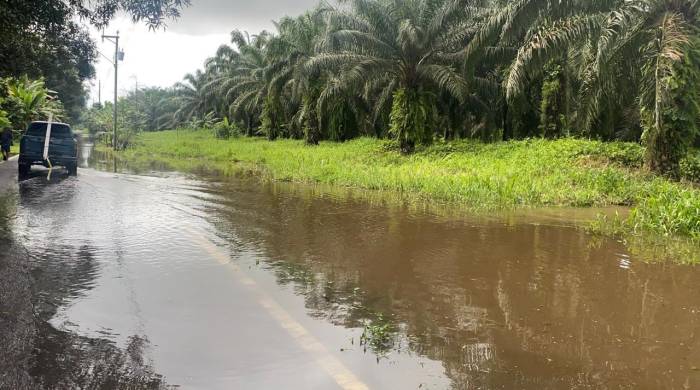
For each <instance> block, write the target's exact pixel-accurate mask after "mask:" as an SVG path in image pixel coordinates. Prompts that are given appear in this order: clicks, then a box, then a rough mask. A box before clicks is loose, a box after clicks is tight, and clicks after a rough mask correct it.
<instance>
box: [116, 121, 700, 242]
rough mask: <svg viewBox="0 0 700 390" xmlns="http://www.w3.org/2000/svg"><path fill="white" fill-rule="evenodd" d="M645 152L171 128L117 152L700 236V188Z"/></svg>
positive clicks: (181, 165)
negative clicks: (589, 211) (601, 216)
mask: <svg viewBox="0 0 700 390" xmlns="http://www.w3.org/2000/svg"><path fill="white" fill-rule="evenodd" d="M642 153H643V151H642V148H641V147H639V146H638V145H636V144H627V143H601V142H596V141H585V140H575V139H562V140H556V141H548V140H539V139H538V140H527V141H513V142H505V143H496V144H482V143H478V142H472V141H457V142H450V143H438V144H435V145H433V146H431V147H428V148H424V149H421V150H419V151H418V152H417V153H415V154H414V155H411V156H402V155H400V154H399V153H398V152H396V151H395V150H394V149H393V148H392V147H391V145H390V144H389V143H388V142H386V141H380V140H375V139H358V140H354V141H351V142H346V143H322V144H321V145H320V146H318V147H309V146H305V145H304V144H303V142H301V141H294V140H279V141H275V142H268V141H266V140H263V139H249V138H236V139H231V140H218V139H216V138H214V137H213V135H212V134H211V133H210V132H208V131H167V132H160V133H145V134H142V135H141V136H140V137H139V138H138V140H137V143H136V145H134V146H133V147H132V148H130V149H128V150H127V151H125V152H123V153H122V157H124V158H125V159H127V160H128V161H130V162H139V161H140V162H153V161H157V162H163V163H166V164H168V165H169V166H171V167H172V168H174V169H177V170H182V171H193V170H198V169H201V168H203V167H208V168H214V169H217V170H220V171H223V172H228V173H231V172H241V171H252V172H254V173H255V174H257V175H261V176H264V177H266V178H269V179H274V180H285V181H300V182H318V183H327V184H333V185H341V186H353V187H361V188H367V189H375V190H390V191H400V192H404V193H410V194H413V195H416V196H418V197H424V198H429V199H432V200H439V201H445V202H458V203H460V204H463V205H466V206H468V207H470V208H475V209H485V210H493V209H504V208H505V209H508V208H515V207H540V206H574V207H588V206H610V205H624V206H632V207H634V209H633V212H632V213H631V215H630V217H629V218H628V219H626V220H624V221H619V220H618V221H615V222H614V223H613V222H611V223H607V224H605V225H604V226H606V227H608V228H612V227H614V229H615V232H626V233H632V234H641V233H648V232H653V233H654V234H657V235H658V234H661V235H668V236H670V235H673V236H682V237H690V238H693V239H700V190H698V189H697V187H694V186H693V185H692V184H687V183H686V184H684V183H676V182H671V181H668V180H666V179H663V178H660V177H656V176H653V175H651V174H649V173H646V172H644V171H643V170H642V169H640V166H641V159H642ZM691 168H692V167H691ZM686 170H687V169H686ZM601 226H603V225H601Z"/></svg>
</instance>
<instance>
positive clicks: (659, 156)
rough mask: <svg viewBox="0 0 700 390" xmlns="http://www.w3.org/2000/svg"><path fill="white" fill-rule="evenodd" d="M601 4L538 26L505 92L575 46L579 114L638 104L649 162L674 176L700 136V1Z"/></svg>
mask: <svg viewBox="0 0 700 390" xmlns="http://www.w3.org/2000/svg"><path fill="white" fill-rule="evenodd" d="M574 3H575V2H574ZM601 3H603V4H604V7H602V8H600V9H599V10H598V12H590V9H589V8H586V7H582V8H579V9H577V8H576V7H571V8H570V9H569V12H568V13H567V14H566V16H565V17H562V18H559V19H557V20H555V21H553V22H550V23H547V24H543V25H542V27H539V28H534V27H533V31H532V33H531V34H529V37H528V39H527V40H526V41H525V42H524V44H523V45H522V46H521V47H520V49H519V52H518V55H517V57H516V59H515V61H514V62H513V64H512V66H511V68H510V72H509V75H508V79H507V82H506V90H507V94H508V96H509V97H511V98H512V97H513V96H516V95H518V94H521V93H523V91H524V86H526V85H527V84H528V82H529V80H531V79H532V77H533V76H534V75H536V74H537V73H538V72H540V71H541V70H542V69H543V67H544V65H546V64H547V63H548V62H549V61H552V60H553V59H556V58H561V57H562V56H564V55H565V54H566V53H568V52H570V51H571V50H572V48H575V50H576V51H577V54H576V55H578V56H579V57H580V59H581V65H580V78H581V82H580V85H581V87H580V96H581V98H580V101H579V107H578V115H577V116H578V118H579V121H580V123H582V126H583V127H584V128H588V127H590V126H591V125H592V124H595V123H596V121H598V122H599V121H600V118H601V115H604V112H603V110H602V108H603V107H605V106H606V105H608V104H610V103H611V102H614V101H624V102H626V103H627V104H633V105H636V106H637V107H638V110H639V111H640V115H639V116H640V117H641V119H642V125H643V128H644V135H643V140H644V142H645V144H646V146H647V154H646V162H647V166H648V167H649V168H650V169H652V170H654V171H657V172H660V173H664V174H672V175H673V174H674V173H675V172H676V170H677V168H678V163H679V161H680V159H681V158H682V157H683V156H684V155H685V153H686V150H687V147H688V145H689V144H690V143H692V141H693V139H694V137H695V135H696V134H697V133H698V121H697V119H695V118H697V117H698V114H700V110H699V109H698V107H699V106H700V98H699V97H698V91H697V87H695V86H696V85H697V81H696V80H697V79H698V78H699V77H700V74H699V72H700V70H699V68H698V65H700V63H699V62H698V50H699V49H700V46H698V28H700V2H698V1H697V0H640V1H635V2H621V1H607V2H601ZM484 35H487V34H484ZM689 86H690V87H689ZM628 96H633V97H634V98H635V101H633V102H629V98H627V97H628Z"/></svg>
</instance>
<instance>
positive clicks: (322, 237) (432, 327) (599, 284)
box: [215, 185, 700, 389]
mask: <svg viewBox="0 0 700 390" xmlns="http://www.w3.org/2000/svg"><path fill="white" fill-rule="evenodd" d="M295 188H296V189H294V190H292V191H289V190H288V188H286V187H285V186H275V185H270V186H269V187H268V188H267V190H266V191H261V192H258V191H256V190H252V189H250V188H247V189H245V190H240V189H237V188H233V187H231V188H227V187H224V188H222V189H221V190H220V191H221V192H220V193H219V194H218V195H220V196H221V197H222V198H223V199H224V200H223V202H222V203H221V204H218V205H216V206H215V207H216V208H218V213H217V216H216V218H215V219H216V221H217V224H218V225H219V227H220V228H221V229H222V230H223V231H224V232H226V231H228V232H231V233H232V234H231V235H232V236H235V237H236V238H237V239H238V240H239V241H242V242H247V243H254V244H255V246H256V248H257V250H258V251H261V252H262V253H263V254H264V257H265V258H266V259H270V261H269V262H268V263H267V266H270V267H272V268H273V269H274V270H275V271H276V272H277V274H278V278H279V280H280V282H291V283H294V284H295V285H296V289H297V291H298V292H299V293H300V294H303V295H304V296H305V297H306V305H307V307H308V308H309V311H310V312H311V313H313V315H315V316H320V317H325V318H327V319H328V320H329V321H332V322H334V323H336V324H340V325H344V326H348V327H357V326H361V325H362V324H363V323H366V322H367V321H371V320H372V319H374V318H375V316H376V315H377V313H383V314H384V318H387V319H389V320H390V321H391V322H393V323H394V324H395V326H393V329H395V330H396V331H397V332H398V333H400V334H399V335H396V338H397V340H398V339H401V340H407V342H408V348H409V349H410V350H411V351H413V352H415V353H419V354H423V355H425V356H428V357H430V358H433V359H439V360H441V361H442V362H443V364H444V367H445V370H446V372H447V374H448V375H449V376H450V377H451V378H452V380H453V382H454V384H455V386H456V387H458V388H476V387H481V388H513V387H518V388H526V389H547V388H576V387H579V388H591V387H599V386H603V385H607V386H609V387H611V388H615V387H616V386H617V385H620V386H623V385H625V384H636V387H637V388H674V387H677V388H682V385H683V384H687V383H689V384H690V385H692V386H699V385H700V382H698V381H699V380H700V378H698V375H697V374H695V373H696V372H697V371H693V370H692V369H691V368H692V364H693V363H692V362H693V361H695V362H696V363H695V365H696V366H700V361H698V360H697V357H698V356H696V354H697V353H698V352H693V351H697V350H698V348H697V347H698V345H697V342H696V341H695V339H694V336H693V335H694V334H696V333H697V331H698V330H700V329H698V325H700V322H698V320H699V316H700V307H699V306H698V305H699V304H698V303H697V302H696V300H695V299H694V297H697V296H698V295H697V294H698V292H700V291H698V289H699V288H700V287H699V286H700V283H699V282H700V275H699V274H698V273H697V272H694V271H693V270H692V269H689V268H685V267H682V266H672V265H666V266H660V265H647V264H641V263H638V262H633V264H632V266H631V268H630V269H623V268H620V267H619V262H618V261H617V260H618V258H619V256H620V254H623V255H624V254H625V251H624V247H623V246H622V245H621V244H618V243H616V242H612V241H605V242H603V243H601V245H597V246H593V245H590V238H589V237H588V236H587V235H586V234H585V233H584V232H582V231H579V230H576V229H573V228H564V227H557V226H548V225H537V224H519V225H515V224H513V225H508V224H503V223H484V222H483V221H477V222H473V221H472V222H471V223H470V221H461V222H460V221H459V220H441V219H440V218H434V217H430V216H426V215H420V214H417V213H411V212H406V210H405V209H404V208H402V207H401V206H393V207H385V206H372V205H368V203H366V202H363V201H355V200H353V199H352V198H348V197H347V196H345V195H343V194H342V193H341V194H333V193H331V194H321V195H320V196H319V194H318V193H316V191H315V190H314V189H313V188H309V189H307V190H304V189H303V187H295ZM300 188H301V189H300ZM227 192H232V193H233V195H227ZM692 310H696V311H695V312H693V311H692ZM694 313H697V314H694ZM395 347H396V346H395ZM402 347H404V348H405V347H406V344H402ZM693 359H695V360H693ZM692 386H691V387H692Z"/></svg>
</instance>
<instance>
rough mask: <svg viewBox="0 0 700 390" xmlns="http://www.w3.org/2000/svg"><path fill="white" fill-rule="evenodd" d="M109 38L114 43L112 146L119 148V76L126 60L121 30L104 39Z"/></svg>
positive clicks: (115, 148)
mask: <svg viewBox="0 0 700 390" xmlns="http://www.w3.org/2000/svg"><path fill="white" fill-rule="evenodd" d="M105 39H107V40H108V41H110V42H112V43H114V62H113V63H112V64H113V65H114V134H113V135H112V148H113V149H114V150H117V76H118V71H119V61H123V60H124V51H121V52H120V51H119V31H117V35H104V34H102V40H103V41H104V40H105Z"/></svg>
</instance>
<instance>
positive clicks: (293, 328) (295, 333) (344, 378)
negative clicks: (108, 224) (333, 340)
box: [185, 228, 369, 390]
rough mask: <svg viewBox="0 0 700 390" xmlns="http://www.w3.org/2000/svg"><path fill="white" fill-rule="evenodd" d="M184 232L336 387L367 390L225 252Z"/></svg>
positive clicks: (196, 235)
mask: <svg viewBox="0 0 700 390" xmlns="http://www.w3.org/2000/svg"><path fill="white" fill-rule="evenodd" d="M185 230H187V232H188V233H189V236H190V237H192V238H193V240H194V242H195V243H196V244H197V245H199V246H200V247H201V248H202V249H204V250H205V251H206V252H207V253H208V254H209V255H210V256H211V257H213V258H214V259H216V261H218V262H219V263H220V264H222V265H226V266H228V267H229V268H230V269H231V270H233V271H234V275H235V276H236V278H237V279H238V281H239V282H240V283H241V284H243V285H245V286H247V287H248V288H249V289H250V290H251V292H253V293H254V294H255V295H256V296H257V299H258V303H259V304H260V306H262V307H263V308H264V309H265V310H266V311H267V312H268V314H270V316H271V317H272V318H274V319H275V320H276V321H277V322H278V323H279V324H280V326H281V327H282V328H283V329H284V330H286V331H287V333H288V334H289V335H290V336H292V338H293V339H294V340H295V341H296V342H297V344H298V345H299V346H300V347H302V348H303V349H304V350H306V351H307V352H309V353H311V355H312V356H313V357H314V360H315V361H316V363H317V364H318V365H319V366H321V368H323V370H324V371H325V372H326V373H327V374H328V375H330V376H331V377H332V378H333V380H334V381H335V382H336V383H337V384H338V386H340V387H341V388H343V389H347V390H366V389H369V387H367V385H366V384H364V383H363V382H362V381H361V380H360V379H359V378H358V377H357V376H355V374H353V373H352V371H350V370H349V369H348V368H347V367H345V365H343V363H342V362H341V361H340V360H338V358H336V357H335V356H333V355H332V354H331V353H330V352H329V351H328V349H326V347H325V346H324V345H323V344H322V343H321V342H320V341H318V339H316V338H315V337H314V336H313V335H312V334H311V333H310V332H309V331H308V330H306V328H304V326H302V325H301V324H300V323H299V322H298V321H296V320H295V319H294V318H293V317H292V316H291V315H290V314H289V313H288V312H287V311H286V310H285V309H284V308H283V307H282V306H281V305H280V304H279V303H277V301H275V300H274V299H273V298H272V297H270V296H269V295H267V294H265V292H264V291H263V290H262V289H260V288H259V287H258V285H257V283H255V281H254V280H253V279H251V278H250V277H249V276H247V275H246V274H245V273H244V272H243V271H242V270H241V269H240V267H238V265H236V264H235V263H232V262H231V259H230V258H229V256H228V254H226V252H224V251H223V250H222V249H221V248H220V247H218V246H217V245H215V244H214V243H213V242H211V241H209V240H208V239H206V238H205V237H204V236H202V235H201V234H199V233H198V232H196V231H194V230H192V229H189V228H185Z"/></svg>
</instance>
